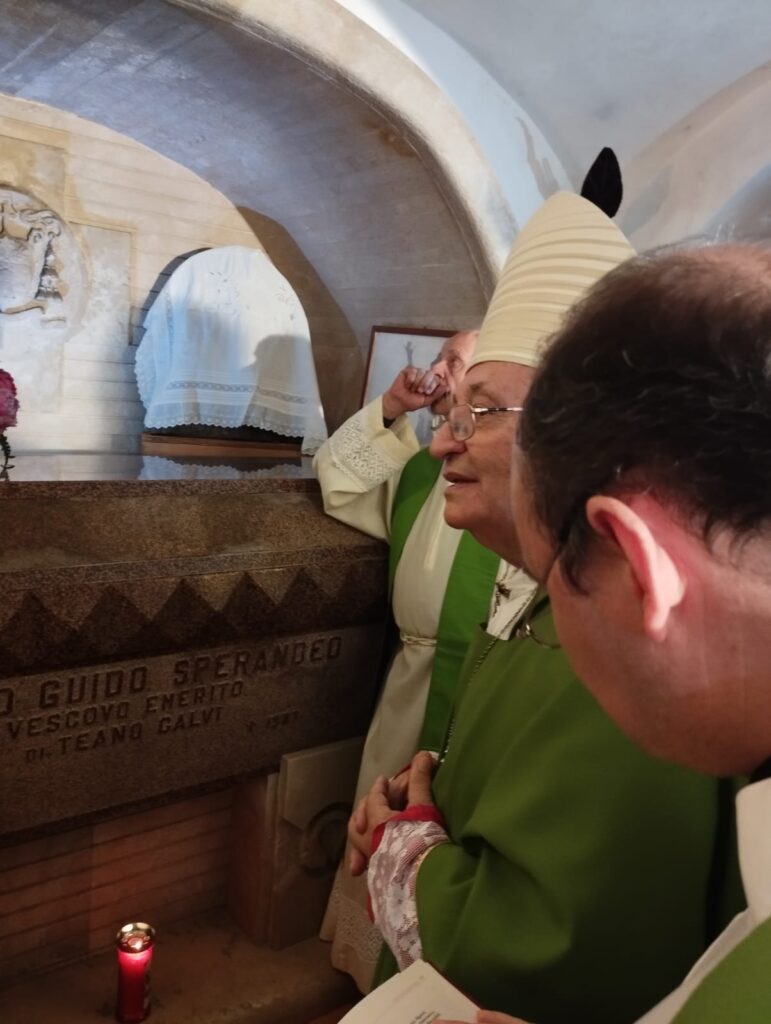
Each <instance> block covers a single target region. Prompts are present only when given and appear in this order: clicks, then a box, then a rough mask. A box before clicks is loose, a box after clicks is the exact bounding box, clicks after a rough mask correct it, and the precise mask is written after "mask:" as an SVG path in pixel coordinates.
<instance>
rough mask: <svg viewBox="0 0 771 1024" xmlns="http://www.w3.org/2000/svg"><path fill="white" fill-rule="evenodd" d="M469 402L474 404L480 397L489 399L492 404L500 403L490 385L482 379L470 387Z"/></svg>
mask: <svg viewBox="0 0 771 1024" xmlns="http://www.w3.org/2000/svg"><path fill="white" fill-rule="evenodd" d="M468 398H469V404H470V405H473V404H474V403H475V402H477V401H478V400H479V399H480V398H481V399H484V400H485V401H488V402H489V403H490V404H491V405H494V406H497V405H499V404H500V403H499V401H498V399H497V398H496V397H495V395H494V393H493V392H492V391H490V385H489V384H487V383H485V382H484V381H480V382H479V384H471V385H470V386H469V389H468Z"/></svg>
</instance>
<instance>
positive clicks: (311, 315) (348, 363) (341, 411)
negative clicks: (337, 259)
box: [239, 207, 364, 433]
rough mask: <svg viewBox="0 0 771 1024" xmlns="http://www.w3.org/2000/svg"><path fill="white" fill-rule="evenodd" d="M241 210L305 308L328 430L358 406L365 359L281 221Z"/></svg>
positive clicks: (333, 301)
mask: <svg viewBox="0 0 771 1024" xmlns="http://www.w3.org/2000/svg"><path fill="white" fill-rule="evenodd" d="M239 213H240V214H241V216H242V217H243V218H244V220H245V221H246V222H247V224H248V225H249V227H250V228H251V229H252V231H254V233H255V235H256V236H257V238H259V240H260V242H261V243H262V246H263V248H264V249H265V252H266V253H267V254H268V256H269V257H270V259H271V260H272V262H273V264H274V265H275V267H276V269H277V270H278V271H279V272H280V273H281V274H283V275H284V277H285V278H286V279H287V281H288V282H289V284H290V285H291V286H292V288H293V289H294V291H295V292H296V293H297V296H298V298H299V299H300V302H301V304H302V307H303V309H304V310H305V315H306V316H307V318H308V325H309V327H310V332H311V344H312V347H313V358H314V361H315V363H316V375H317V377H318V381H319V391H320V393H321V403H322V405H323V406H324V412H325V414H326V420H327V427H328V428H329V432H330V433H332V432H333V431H334V430H336V429H337V427H338V426H339V425H340V424H341V423H342V422H343V421H344V420H345V419H347V418H348V417H349V416H350V415H352V413H354V412H355V411H356V410H357V409H358V407H359V401H360V398H361V391H362V384H363V380H364V360H363V358H362V353H361V350H360V349H359V345H358V342H357V340H356V335H355V334H354V332H353V329H352V327H351V325H350V323H349V322H348V319H347V318H346V316H345V314H344V313H343V311H342V309H341V308H340V306H339V305H338V304H337V302H336V301H335V300H334V298H333V297H332V295H331V293H330V292H329V290H328V288H327V287H326V285H325V284H324V282H323V281H322V280H321V278H320V277H319V275H318V273H317V271H316V269H315V268H314V267H313V264H311V263H310V262H309V261H308V259H307V258H306V256H305V255H304V254H303V252H302V250H301V249H300V247H299V246H298V245H297V243H296V242H295V240H294V239H293V238H292V236H291V235H290V234H289V232H288V231H287V230H286V228H284V227H282V225H281V224H278V223H277V222H276V221H274V220H272V219H271V218H270V217H266V216H265V215H264V214H262V213H257V212H256V211H255V210H250V209H248V208H245V207H239Z"/></svg>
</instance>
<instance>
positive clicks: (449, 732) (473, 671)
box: [438, 636, 498, 765]
mask: <svg viewBox="0 0 771 1024" xmlns="http://www.w3.org/2000/svg"><path fill="white" fill-rule="evenodd" d="M497 643H498V637H497V636H493V637H490V642H489V643H488V644H486V645H485V648H484V650H483V651H482V653H481V654H480V655H479V657H478V658H477V660H476V661H475V662H474V664H473V666H472V668H471V672H470V674H469V680H468V685H467V686H466V693H468V690H469V687H470V686H471V684H472V683H473V682H474V676H475V675H476V674H477V672H478V671H479V669H480V668H481V667H482V664H483V662H484V660H485V658H486V657H487V655H488V654H489V653H490V651H491V650H492V649H493V647H494V646H495V645H496V644H497ZM455 720H456V712H455V708H453V711H452V714H451V715H450V724H449V725H448V726H447V735H446V736H445V739H444V746H443V747H442V750H441V753H440V754H439V762H438V763H439V764H440V765H441V764H444V759H445V758H446V757H447V751H448V750H449V749H450V740H451V739H452V734H453V733H454V732H455Z"/></svg>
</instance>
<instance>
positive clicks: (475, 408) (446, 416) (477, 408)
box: [431, 402, 524, 441]
mask: <svg viewBox="0 0 771 1024" xmlns="http://www.w3.org/2000/svg"><path fill="white" fill-rule="evenodd" d="M463 408H466V409H469V410H470V411H471V433H469V434H466V436H465V437H458V436H457V435H456V433H455V431H454V430H453V424H452V420H451V419H450V416H451V415H452V412H453V410H454V409H463ZM523 410H524V406H523V405H492V406H486V405H472V404H471V403H470V402H459V403H458V404H457V405H453V406H451V408H450V411H449V412H447V413H436V414H435V415H434V416H432V417H431V428H432V429H433V430H438V429H439V428H440V427H442V426H444V424H445V423H448V424H449V426H450V433H451V434H452V436H453V438H454V439H455V440H456V441H468V440H469V438H471V437H473V436H474V434H475V433H476V418H477V416H489V415H490V413H493V412H522V411H523ZM437 421H441V422H437Z"/></svg>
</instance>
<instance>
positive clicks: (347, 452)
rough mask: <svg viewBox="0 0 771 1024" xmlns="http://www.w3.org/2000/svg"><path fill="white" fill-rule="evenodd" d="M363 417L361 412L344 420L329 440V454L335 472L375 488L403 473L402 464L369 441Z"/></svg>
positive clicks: (370, 439)
mask: <svg viewBox="0 0 771 1024" xmlns="http://www.w3.org/2000/svg"><path fill="white" fill-rule="evenodd" d="M365 417H366V412H365V410H364V409H360V410H359V411H358V412H357V413H356V414H355V416H351V418H350V419H348V420H346V421H345V423H344V424H343V425H342V426H341V427H340V428H339V429H338V430H336V431H335V432H334V434H333V435H332V436H331V437H330V439H329V450H330V454H331V456H332V462H333V463H334V465H335V466H336V467H337V469H339V470H340V471H341V472H342V473H345V475H346V476H348V477H350V478H351V479H352V480H355V481H356V483H363V484H365V485H366V486H367V487H369V488H374V487H379V486H380V484H382V483H385V481H386V480H390V479H391V477H392V476H393V475H394V473H398V472H399V471H400V470H402V469H403V468H404V462H402V461H399V460H397V459H392V458H391V457H390V456H389V455H386V453H385V452H384V451H383V450H382V449H381V448H379V447H378V446H377V445H376V444H375V443H374V442H373V441H372V438H371V437H370V434H369V431H368V430H367V427H366V420H365Z"/></svg>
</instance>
